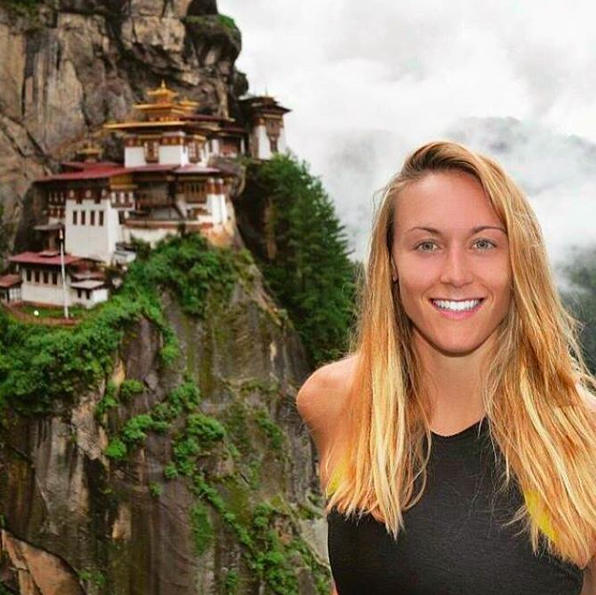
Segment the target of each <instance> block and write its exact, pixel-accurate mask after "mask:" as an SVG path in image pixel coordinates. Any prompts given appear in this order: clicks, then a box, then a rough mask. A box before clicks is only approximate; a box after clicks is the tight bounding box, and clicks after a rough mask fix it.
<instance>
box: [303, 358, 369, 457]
mask: <svg viewBox="0 0 596 595" xmlns="http://www.w3.org/2000/svg"><path fill="white" fill-rule="evenodd" d="M356 361H357V354H350V355H348V356H346V357H344V358H342V359H340V360H337V361H334V362H330V363H328V364H325V365H323V366H321V367H320V368H317V369H316V370H315V371H314V372H313V373H312V374H311V375H310V376H309V377H308V378H307V379H306V380H305V382H304V383H303V385H302V386H301V387H300V390H299V391H298V394H297V395H296V408H297V409H298V413H299V414H300V416H301V417H302V419H303V420H304V423H306V425H307V426H308V428H309V430H310V431H311V433H312V435H313V438H314V440H315V444H316V446H317V448H318V450H319V454H322V452H323V449H324V447H325V445H326V443H327V440H328V439H329V437H330V434H331V433H332V432H333V429H334V428H335V426H336V423H337V419H338V415H339V413H340V411H341V408H342V404H343V403H344V401H345V398H346V397H347V395H348V392H349V390H350V387H351V384H352V379H353V374H354V370H355V367H356Z"/></svg>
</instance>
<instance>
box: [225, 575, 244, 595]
mask: <svg viewBox="0 0 596 595" xmlns="http://www.w3.org/2000/svg"><path fill="white" fill-rule="evenodd" d="M239 588H240V575H239V574H238V572H237V571H236V570H228V572H227V573H226V578H225V579H224V593H225V595H236V593H238V589H239Z"/></svg>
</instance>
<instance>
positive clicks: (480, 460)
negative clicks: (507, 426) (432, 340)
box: [327, 418, 583, 595]
mask: <svg viewBox="0 0 596 595" xmlns="http://www.w3.org/2000/svg"><path fill="white" fill-rule="evenodd" d="M487 426H488V420H487V418H483V419H482V420H481V421H480V422H477V423H475V424H474V425H472V426H470V427H468V428H466V429H465V430H462V431H461V432H459V433H457V434H454V435H452V436H440V435H438V434H435V433H433V437H432V445H433V446H432V451H431V455H430V459H429V465H428V467H427V469H428V479H427V484H426V488H425V491H424V493H423V495H422V498H421V499H420V500H419V501H418V503H417V504H416V505H415V506H414V507H412V508H410V509H409V510H407V511H406V512H404V513H403V514H404V523H405V532H404V531H403V530H402V531H400V532H399V534H398V536H397V540H394V539H393V537H392V536H391V535H390V534H389V533H388V532H387V530H386V529H385V526H384V524H383V523H380V522H379V521H377V520H376V519H375V518H374V517H373V516H372V515H370V514H366V515H365V516H364V517H362V518H361V519H358V518H357V517H356V516H351V517H350V518H348V519H346V517H345V516H344V515H342V514H340V513H339V512H338V511H337V510H336V509H335V508H333V509H332V510H331V512H330V513H329V515H328V516H327V523H328V539H327V545H328V550H329V561H330V565H331V572H332V574H333V579H334V581H335V585H336V587H337V591H338V593H339V595H456V594H457V595H493V594H494V595H579V593H580V592H581V590H582V586H583V570H582V569H581V568H580V567H579V566H576V565H574V564H570V563H566V562H563V561H562V560H560V559H559V558H555V557H554V556H552V555H550V554H548V552H547V551H546V542H545V539H546V538H544V537H543V536H542V535H541V538H542V541H541V548H540V551H539V554H538V555H534V554H533V552H532V546H531V544H530V539H529V536H528V535H527V533H523V534H521V535H518V536H516V535H515V533H519V532H520V531H521V527H522V525H521V523H515V524H512V525H510V526H509V527H506V528H503V527H502V524H503V523H504V522H505V521H508V520H511V518H512V515H513V513H514V512H515V510H517V508H518V507H519V506H520V505H521V504H523V502H524V497H523V493H522V492H521V490H520V489H519V487H518V486H517V484H514V485H515V489H511V490H510V492H509V494H497V490H496V488H497V486H498V480H499V477H498V473H497V469H498V468H499V465H498V464H497V460H496V459H495V456H494V452H493V449H492V445H491V443H490V438H489V436H488V427H487ZM497 458H498V457H497ZM417 479H420V478H417ZM419 485H420V484H417V485H416V492H415V493H418V489H419Z"/></svg>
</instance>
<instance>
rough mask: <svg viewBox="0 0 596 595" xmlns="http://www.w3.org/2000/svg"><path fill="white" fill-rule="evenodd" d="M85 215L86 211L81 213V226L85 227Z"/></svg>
mask: <svg viewBox="0 0 596 595" xmlns="http://www.w3.org/2000/svg"><path fill="white" fill-rule="evenodd" d="M86 215H87V211H81V225H85V217H86Z"/></svg>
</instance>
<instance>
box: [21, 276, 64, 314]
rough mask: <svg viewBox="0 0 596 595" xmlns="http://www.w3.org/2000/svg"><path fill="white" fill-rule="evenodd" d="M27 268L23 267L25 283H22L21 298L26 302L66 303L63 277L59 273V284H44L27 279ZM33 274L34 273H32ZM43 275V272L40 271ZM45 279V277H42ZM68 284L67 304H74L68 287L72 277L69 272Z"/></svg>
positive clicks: (22, 277)
mask: <svg viewBox="0 0 596 595" xmlns="http://www.w3.org/2000/svg"><path fill="white" fill-rule="evenodd" d="M25 271H26V269H24V268H23V269H22V273H21V279H22V280H23V284H22V285H21V298H22V300H23V301H24V302H36V303H38V304H49V305H54V306H63V305H64V293H63V291H62V277H61V275H60V274H59V275H58V284H57V285H53V284H44V283H35V282H29V281H27V278H26V276H25V274H26V273H25ZM32 274H33V273H32ZM40 275H41V273H40ZM41 278H42V279H43V277H41ZM66 278H67V286H66V299H67V302H66V304H67V305H68V306H70V305H72V300H71V297H72V296H71V295H70V291H69V288H68V283H69V282H70V277H69V275H68V273H67V275H66Z"/></svg>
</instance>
